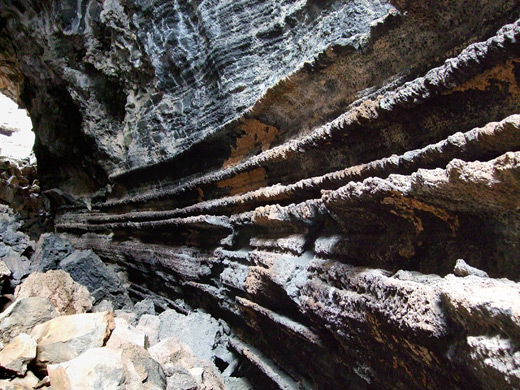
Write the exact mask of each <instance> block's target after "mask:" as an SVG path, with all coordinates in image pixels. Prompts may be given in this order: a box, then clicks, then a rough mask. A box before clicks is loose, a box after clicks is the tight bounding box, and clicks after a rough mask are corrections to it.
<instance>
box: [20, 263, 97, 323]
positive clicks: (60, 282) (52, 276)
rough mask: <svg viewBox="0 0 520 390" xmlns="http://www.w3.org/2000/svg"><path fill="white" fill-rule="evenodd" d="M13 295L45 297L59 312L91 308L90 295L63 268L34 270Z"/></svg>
mask: <svg viewBox="0 0 520 390" xmlns="http://www.w3.org/2000/svg"><path fill="white" fill-rule="evenodd" d="M15 297H16V298H17V299H18V298H25V297H46V298H49V300H50V301H51V303H52V304H53V305H54V306H55V307H56V309H57V310H58V312H59V313H60V314H62V315H63V314H65V315H70V314H80V313H86V312H87V311H89V310H90V309H92V297H91V296H90V293H89V292H88V290H87V288H86V287H84V286H82V285H81V284H79V283H76V282H75V281H74V280H72V278H71V277H70V275H69V274H68V273H66V272H65V271H63V270H52V271H47V272H46V273H44V274H42V273H39V272H35V273H33V274H31V275H29V277H28V278H27V279H26V280H25V281H24V282H23V283H22V284H21V285H20V286H18V287H16V290H15Z"/></svg>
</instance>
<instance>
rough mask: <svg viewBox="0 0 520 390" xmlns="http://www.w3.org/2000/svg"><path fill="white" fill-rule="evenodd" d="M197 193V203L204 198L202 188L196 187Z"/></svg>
mask: <svg viewBox="0 0 520 390" xmlns="http://www.w3.org/2000/svg"><path fill="white" fill-rule="evenodd" d="M197 192H198V193H199V197H198V199H197V201H198V202H202V200H203V196H204V191H202V188H200V187H197Z"/></svg>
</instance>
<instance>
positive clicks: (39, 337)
mask: <svg viewBox="0 0 520 390" xmlns="http://www.w3.org/2000/svg"><path fill="white" fill-rule="evenodd" d="M112 329H114V314H113V313H112V312H109V311H107V312H101V313H85V314H74V315H70V316H62V317H57V318H54V319H52V320H50V321H47V322H45V323H43V324H40V325H37V326H36V327H34V329H33V330H32V332H31V336H32V337H33V338H34V339H35V340H36V342H37V343H38V354H37V356H36V366H37V367H38V369H40V370H42V371H43V370H44V369H45V367H46V365H47V364H55V363H61V362H65V361H67V360H70V359H73V358H75V357H77V356H79V355H81V354H82V353H83V352H85V351H86V350H88V349H90V348H98V347H102V346H103V345H105V342H106V340H107V339H108V337H109V336H110V333H111V332H112Z"/></svg>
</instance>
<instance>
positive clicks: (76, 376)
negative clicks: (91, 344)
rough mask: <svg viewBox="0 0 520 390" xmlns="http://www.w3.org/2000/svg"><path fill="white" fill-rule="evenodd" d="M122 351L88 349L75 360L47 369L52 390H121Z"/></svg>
mask: <svg viewBox="0 0 520 390" xmlns="http://www.w3.org/2000/svg"><path fill="white" fill-rule="evenodd" d="M121 354H122V351H121V350H119V349H112V348H106V347H104V348H92V349H89V350H87V351H85V352H84V353H83V354H81V355H79V356H77V357H76V358H74V359H72V360H69V361H67V362H64V363H61V364H53V365H49V366H48V367H47V371H48V373H49V379H50V382H51V386H52V389H53V390H54V389H56V390H76V389H81V390H98V389H103V390H123V389H125V387H124V382H125V369H124V364H123V361H122V358H121Z"/></svg>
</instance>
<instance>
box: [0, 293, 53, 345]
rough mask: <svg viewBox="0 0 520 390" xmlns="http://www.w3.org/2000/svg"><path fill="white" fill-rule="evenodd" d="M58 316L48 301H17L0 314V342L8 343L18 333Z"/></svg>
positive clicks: (28, 331) (35, 299) (23, 299)
mask: <svg viewBox="0 0 520 390" xmlns="http://www.w3.org/2000/svg"><path fill="white" fill-rule="evenodd" d="M57 316H58V311H57V310H56V308H55V307H54V306H53V305H52V304H51V302H50V301H49V299H47V298H43V297H29V298H22V299H19V300H17V301H16V302H15V303H13V304H12V305H11V306H9V307H8V308H7V309H6V310H5V311H3V312H2V313H1V314H0V338H1V339H0V341H1V342H2V343H8V342H9V341H10V340H11V339H12V338H14V337H16V336H18V335H19V334H20V333H30V332H31V329H32V328H33V327H34V326H36V325H38V324H41V323H44V322H46V321H49V320H51V319H53V318H55V317H57Z"/></svg>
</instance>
